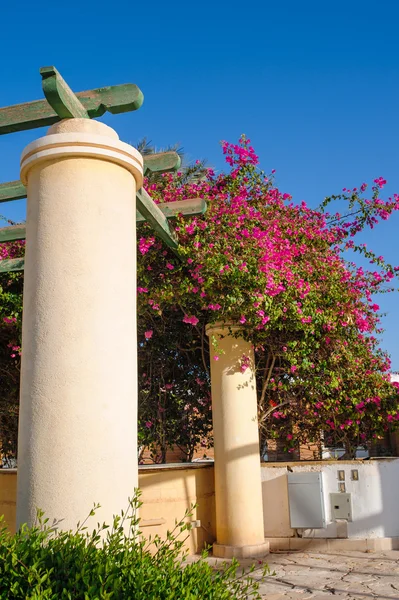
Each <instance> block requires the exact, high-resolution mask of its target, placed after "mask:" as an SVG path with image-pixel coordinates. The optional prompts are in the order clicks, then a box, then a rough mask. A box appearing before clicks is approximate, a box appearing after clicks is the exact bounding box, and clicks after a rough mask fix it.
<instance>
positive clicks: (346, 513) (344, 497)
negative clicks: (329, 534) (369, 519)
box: [330, 493, 352, 521]
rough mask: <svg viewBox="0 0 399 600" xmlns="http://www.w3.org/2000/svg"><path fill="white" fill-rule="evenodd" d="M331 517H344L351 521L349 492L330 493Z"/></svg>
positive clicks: (334, 518) (334, 519) (335, 518)
mask: <svg viewBox="0 0 399 600" xmlns="http://www.w3.org/2000/svg"><path fill="white" fill-rule="evenodd" d="M330 502H331V517H332V519H333V521H336V520H337V519H345V520H346V521H352V502H351V495H350V494H347V493H346V494H343V493H337V494H330Z"/></svg>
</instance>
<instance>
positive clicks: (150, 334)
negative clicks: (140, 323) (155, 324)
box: [144, 329, 154, 340]
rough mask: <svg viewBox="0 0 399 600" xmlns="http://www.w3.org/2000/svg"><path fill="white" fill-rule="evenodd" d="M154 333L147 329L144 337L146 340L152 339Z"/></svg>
mask: <svg viewBox="0 0 399 600" xmlns="http://www.w3.org/2000/svg"><path fill="white" fill-rule="evenodd" d="M153 333H154V332H153V331H152V329H149V330H148V331H146V332H145V334H144V336H145V339H146V340H150V339H151V338H152V334H153Z"/></svg>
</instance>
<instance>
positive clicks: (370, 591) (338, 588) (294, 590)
mask: <svg viewBox="0 0 399 600" xmlns="http://www.w3.org/2000/svg"><path fill="white" fill-rule="evenodd" d="M210 560H211V561H212V563H213V564H216V565H217V563H218V562H220V559H218V560H216V559H210ZM252 562H254V561H252ZM265 562H267V564H268V565H269V567H270V570H271V572H272V573H273V572H274V573H275V574H274V575H269V576H267V578H266V580H264V581H263V582H262V583H261V586H260V593H261V595H262V598H265V599H267V600H308V599H309V600H310V599H312V600H323V599H324V598H328V597H334V598H335V599H336V600H338V599H339V598H347V599H359V600H369V599H371V598H378V599H382V600H399V551H395V550H392V551H389V552H383V553H372V554H371V553H370V554H367V553H364V552H350V551H342V552H336V553H333V552H331V553H328V554H321V553H320V554H318V553H313V552H273V553H271V554H269V555H268V556H267V558H266V559H265ZM240 563H241V564H242V565H243V566H244V564H245V565H249V564H250V561H247V560H245V561H240Z"/></svg>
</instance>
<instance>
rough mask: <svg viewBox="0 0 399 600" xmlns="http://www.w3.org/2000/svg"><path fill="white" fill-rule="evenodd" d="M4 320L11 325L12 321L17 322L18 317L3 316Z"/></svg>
mask: <svg viewBox="0 0 399 600" xmlns="http://www.w3.org/2000/svg"><path fill="white" fill-rule="evenodd" d="M3 321H4V323H7V325H10V324H11V323H16V322H17V319H16V318H15V317H3Z"/></svg>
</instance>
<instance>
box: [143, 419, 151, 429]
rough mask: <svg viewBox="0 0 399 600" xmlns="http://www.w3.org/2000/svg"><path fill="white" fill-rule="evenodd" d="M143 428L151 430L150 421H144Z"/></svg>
mask: <svg viewBox="0 0 399 600" xmlns="http://www.w3.org/2000/svg"><path fill="white" fill-rule="evenodd" d="M145 426H146V427H147V429H151V427H152V421H146V422H145Z"/></svg>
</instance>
